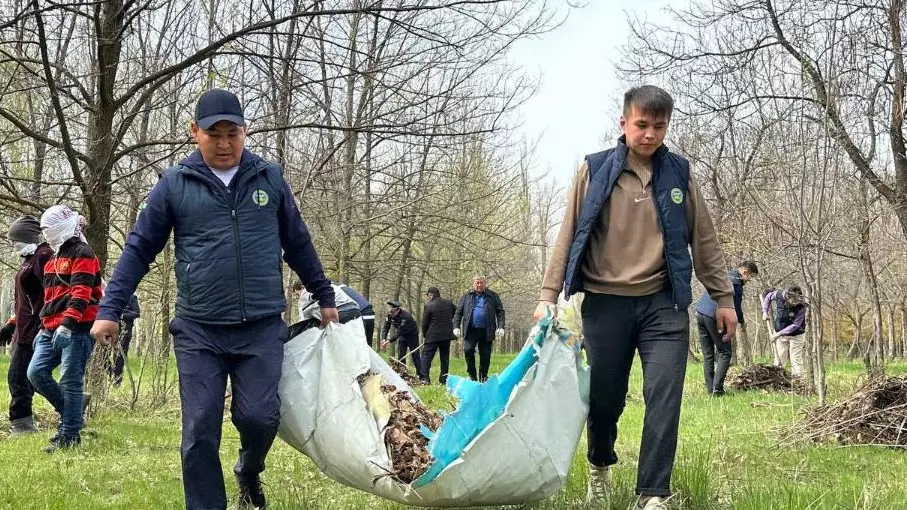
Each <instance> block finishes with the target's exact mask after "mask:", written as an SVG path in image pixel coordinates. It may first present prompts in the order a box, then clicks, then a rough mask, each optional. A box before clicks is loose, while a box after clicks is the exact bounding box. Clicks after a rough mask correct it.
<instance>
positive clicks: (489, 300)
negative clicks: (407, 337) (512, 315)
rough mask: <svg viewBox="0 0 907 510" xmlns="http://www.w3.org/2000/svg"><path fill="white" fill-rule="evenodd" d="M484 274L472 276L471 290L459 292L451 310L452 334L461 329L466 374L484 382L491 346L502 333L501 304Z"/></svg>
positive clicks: (502, 314)
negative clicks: (458, 303) (477, 366)
mask: <svg viewBox="0 0 907 510" xmlns="http://www.w3.org/2000/svg"><path fill="white" fill-rule="evenodd" d="M487 283H488V282H487V280H486V279H485V277H484V276H480V275H476V276H474V277H473V278H472V290H470V291H469V292H467V293H466V294H463V297H461V298H460V305H459V306H457V311H456V313H455V314H454V319H453V323H454V328H455V329H454V335H455V336H457V337H459V336H460V332H461V331H462V332H463V335H464V337H463V353H464V354H465V355H466V370H467V371H468V372H469V378H470V379H472V380H473V381H475V380H476V379H478V380H479V381H482V382H484V381H485V380H486V379H488V367H489V366H491V346H492V341H493V340H494V339H495V338H500V337H502V336H504V305H503V304H501V298H499V297H498V295H497V293H495V292H494V291H493V290H491V289H489V288H488V287H487ZM477 348H478V350H479V373H478V377H476V349H477Z"/></svg>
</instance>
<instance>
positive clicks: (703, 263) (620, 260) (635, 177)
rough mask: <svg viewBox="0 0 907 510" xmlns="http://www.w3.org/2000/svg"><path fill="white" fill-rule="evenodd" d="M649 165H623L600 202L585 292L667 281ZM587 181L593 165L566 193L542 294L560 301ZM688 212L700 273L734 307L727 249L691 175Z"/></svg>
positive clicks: (642, 292)
mask: <svg viewBox="0 0 907 510" xmlns="http://www.w3.org/2000/svg"><path fill="white" fill-rule="evenodd" d="M651 177H652V172H651V170H650V169H646V168H643V169H638V170H637V169H629V168H627V169H625V170H624V171H623V173H621V174H620V176H619V177H618V179H617V182H616V183H615V184H614V189H613V191H612V192H611V196H610V197H609V199H608V201H607V202H605V205H604V206H603V207H602V212H601V216H600V219H599V222H598V224H597V225H596V227H595V228H594V229H593V230H592V232H591V233H590V235H589V245H588V248H587V250H586V255H585V258H584V260H583V263H582V267H581V271H582V274H583V281H584V287H585V290H586V292H593V293H598V294H615V295H618V296H647V295H650V294H654V293H656V292H659V291H661V290H662V289H664V288H665V287H666V286H667V285H668V270H667V264H666V263H665V258H664V238H663V236H662V233H661V227H660V226H659V224H658V212H657V210H656V208H655V202H654V199H653V198H652V184H651ZM588 184H589V168H588V165H587V164H586V163H583V165H582V166H581V167H580V169H579V171H578V172H577V174H576V177H575V178H574V180H573V185H572V186H571V188H570V192H569V194H568V195H567V208H566V211H565V213H564V222H563V223H562V224H561V229H560V232H558V235H557V240H556V241H555V243H554V249H553V250H552V253H551V258H550V259H549V261H548V267H547V269H546V270H545V278H544V280H543V281H542V291H541V295H540V299H541V300H542V301H550V302H557V297H558V295H559V294H560V292H561V290H562V289H563V287H564V278H565V273H566V271H567V257H568V256H569V253H570V245H571V243H572V242H573V235H574V232H575V231H576V222H577V220H578V219H579V216H580V211H581V209H582V205H583V199H584V198H585V197H586V188H587V187H588ZM687 195H688V196H687V201H686V212H687V221H688V223H689V229H690V233H691V242H690V248H691V252H692V256H693V268H694V269H695V271H696V276H697V278H699V281H700V282H702V285H703V286H704V287H705V288H706V290H707V291H708V293H709V295H710V296H711V297H712V299H714V300H715V301H717V302H718V306H719V307H720V308H733V307H734V291H733V288H732V287H731V283H730V281H728V278H727V270H726V268H725V261H724V254H723V253H722V251H721V246H720V244H719V243H718V235H717V234H716V233H715V227H714V225H713V224H712V219H711V217H710V216H709V211H708V208H707V207H706V204H705V201H704V200H703V198H702V193H701V192H700V191H699V186H698V185H697V184H696V181H695V179H694V178H693V175H692V174H690V184H689V190H688V193H687Z"/></svg>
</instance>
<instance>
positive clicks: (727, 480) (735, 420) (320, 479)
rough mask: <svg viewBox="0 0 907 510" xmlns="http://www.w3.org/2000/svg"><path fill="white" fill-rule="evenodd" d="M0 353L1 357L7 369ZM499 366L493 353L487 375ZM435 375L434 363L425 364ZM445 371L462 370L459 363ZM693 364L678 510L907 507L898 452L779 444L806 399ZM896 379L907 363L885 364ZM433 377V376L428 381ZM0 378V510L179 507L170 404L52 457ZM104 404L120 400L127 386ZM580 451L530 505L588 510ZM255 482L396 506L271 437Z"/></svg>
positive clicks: (114, 416) (628, 415)
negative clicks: (722, 377) (722, 382)
mask: <svg viewBox="0 0 907 510" xmlns="http://www.w3.org/2000/svg"><path fill="white" fill-rule="evenodd" d="M8 361H9V360H8V358H4V357H0V372H2V373H6V367H7V364H8ZM508 361H509V359H508V357H507V356H497V355H496V356H495V358H494V360H493V365H492V368H493V370H492V371H497V370H499V369H500V368H501V367H502V366H504V365H505V364H506V363H507V362H508ZM435 370H437V367H435ZM452 370H453V371H454V372H455V373H465V368H464V365H463V362H462V360H454V361H453V368H452ZM700 371H701V365H698V364H691V365H690V366H689V368H688V371H687V385H686V395H685V401H684V408H683V419H682V421H681V441H680V450H679V453H678V458H677V464H676V468H675V470H674V479H673V489H674V490H675V491H676V492H677V493H678V494H677V496H676V497H675V498H674V500H673V505H674V506H673V508H676V509H695V510H712V509H735V510H757V509H758V510H769V509H774V510H804V509H866V510H868V509H880V510H881V509H901V508H907V479H905V477H904V476H903V474H904V473H907V455H905V453H903V452H897V451H892V450H886V449H879V448H869V447H867V448H842V447H837V446H834V445H825V446H812V447H801V448H791V447H787V446H779V445H777V443H778V437H779V435H778V432H779V430H780V428H783V427H784V426H786V425H789V424H791V423H792V422H793V421H794V420H796V419H797V417H798V413H799V411H801V409H802V408H803V407H804V406H806V405H810V404H811V402H810V400H809V399H806V398H803V397H794V396H787V395H779V394H768V393H761V392H757V393H737V394H730V395H728V396H727V397H725V398H721V399H712V398H708V397H707V396H706V395H705V393H704V390H703V388H702V384H701V374H700ZM890 372H891V373H893V374H899V373H900V374H902V373H905V372H907V366H892V367H891V369H890ZM859 374H860V366H859V364H834V365H832V366H831V367H830V370H829V382H830V392H831V396H832V398H833V397H834V396H835V395H840V394H842V393H844V392H846V391H847V390H848V389H849V388H851V387H852V385H853V383H854V382H855V381H856V379H857V378H858V377H859ZM640 376H641V373H640V370H639V366H638V364H637V365H635V366H634V372H633V378H632V381H631V386H630V394H629V396H628V405H627V409H626V412H625V413H624V416H623V418H622V420H621V436H620V439H619V442H618V454H619V455H620V457H621V462H620V463H619V464H618V465H617V467H616V469H615V472H614V476H615V490H614V498H613V502H612V509H620V510H624V509H626V508H628V507H630V505H631V504H632V502H633V501H634V496H633V487H634V481H635V476H636V475H635V473H636V458H637V451H638V443H639V435H640V428H641V426H642V414H643V406H642V397H641V377H640ZM433 378H435V379H436V378H437V376H436V375H435V374H433ZM5 380H6V378H5V377H4V378H3V381H2V382H0V408H2V409H3V417H2V419H0V430H2V432H0V508H9V509H101V508H123V509H126V508H129V509H135V508H154V509H177V508H181V507H182V486H181V481H180V467H179V443H180V427H179V420H180V415H179V408H178V405H176V404H175V403H174V405H171V406H169V407H167V408H165V409H162V410H159V411H155V412H149V411H142V412H134V413H126V412H118V411H111V412H107V413H105V414H104V415H103V416H101V417H99V418H96V419H93V420H92V421H91V422H90V423H89V425H88V428H87V430H86V432H85V442H84V444H83V447H82V448H81V449H78V450H76V451H71V452H65V453H58V454H55V455H52V456H49V455H46V454H44V453H42V451H41V448H42V447H43V446H44V445H45V443H46V442H47V437H48V435H49V432H45V433H41V434H35V435H33V436H30V437H26V438H21V439H14V440H10V439H8V438H7V437H6V431H7V430H8V423H7V420H6V412H5V411H6V408H7V405H8V400H9V395H8V391H7V389H6V385H5V382H6V381H5ZM118 391H122V395H114V397H113V398H114V399H117V398H120V399H123V400H125V398H126V390H118ZM419 393H420V394H421V395H422V397H423V398H425V399H426V400H427V401H428V402H429V403H430V404H434V405H437V406H440V405H441V403H442V402H445V401H446V399H445V398H444V397H445V394H444V391H443V389H442V388H441V387H439V386H432V387H427V388H421V389H420V390H419ZM36 401H37V406H38V410H37V414H38V416H39V418H40V417H45V419H44V420H43V421H44V424H45V425H47V424H49V421H50V419H49V418H50V416H51V415H52V413H51V410H50V408H49V406H48V405H47V403H46V402H45V401H44V400H43V398H40V397H36ZM238 444H239V440H238V436H237V433H236V431H235V430H234V429H233V427H232V425H231V424H230V423H229V421H228V420H226V419H225V422H224V440H223V444H222V459H223V460H224V466H223V467H224V473H225V476H226V479H227V483H228V492H229V494H230V496H231V499H232V497H233V493H234V491H235V484H234V482H233V478H232V475H231V473H232V471H231V467H232V463H233V462H234V461H235V452H236V450H237V448H238ZM584 452H585V446H584V444H583V445H581V447H580V448H579V450H578V451H577V455H576V458H575V461H574V464H573V469H572V471H571V474H570V477H569V480H568V482H567V484H566V486H565V487H564V489H563V490H562V491H561V492H560V493H558V494H556V495H555V496H554V497H552V498H551V499H550V500H548V501H545V502H541V503H535V504H531V505H526V506H527V507H528V508H545V509H560V508H589V507H587V506H585V505H584V504H583V497H584V495H585V482H586V469H585V459H584ZM268 460H269V464H268V470H267V471H266V472H265V474H264V476H263V480H264V481H265V483H266V485H267V487H266V491H267V495H268V498H269V502H270V505H269V508H271V509H274V510H277V509H297V508H311V509H331V510H339V509H348V508H349V509H355V508H362V509H366V508H368V509H372V508H375V509H393V508H401V506H400V505H396V504H392V503H389V502H386V501H383V500H381V499H379V498H376V497H374V496H371V495H368V494H365V493H362V492H358V491H356V490H353V489H349V488H347V487H344V486H342V485H340V484H337V483H335V482H333V481H331V480H329V479H328V478H326V477H325V476H323V475H322V474H321V473H320V472H318V470H317V469H316V468H315V467H314V465H313V464H312V463H311V462H310V461H309V460H308V459H307V458H306V457H304V456H303V455H301V454H299V453H297V452H296V451H295V450H293V449H292V448H290V447H288V446H286V445H285V444H283V443H282V442H280V441H279V440H278V441H277V443H275V447H274V449H273V450H272V452H271V455H270V456H269V458H268Z"/></svg>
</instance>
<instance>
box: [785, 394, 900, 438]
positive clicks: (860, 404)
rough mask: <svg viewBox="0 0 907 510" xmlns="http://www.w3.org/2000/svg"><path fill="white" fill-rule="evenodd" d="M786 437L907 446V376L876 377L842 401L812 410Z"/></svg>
mask: <svg viewBox="0 0 907 510" xmlns="http://www.w3.org/2000/svg"><path fill="white" fill-rule="evenodd" d="M786 439H787V440H788V441H789V442H797V441H812V442H835V443H838V444H842V445H868V446H886V447H892V448H907V378H905V377H888V378H881V379H875V380H873V381H870V382H869V383H867V384H866V385H864V386H863V387H861V388H860V389H858V390H857V391H855V392H854V393H852V394H851V395H850V396H849V397H847V398H845V399H844V400H841V401H840V402H836V403H833V404H826V405H824V406H820V407H817V408H815V409H813V410H811V411H809V412H808V413H807V415H806V417H805V418H804V419H803V420H802V421H801V422H800V423H798V424H797V425H795V426H794V427H792V428H791V430H790V431H789V432H788V435H787V437H786Z"/></svg>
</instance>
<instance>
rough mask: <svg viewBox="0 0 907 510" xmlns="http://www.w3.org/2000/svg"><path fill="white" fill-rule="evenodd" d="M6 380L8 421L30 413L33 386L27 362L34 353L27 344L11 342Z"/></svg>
mask: <svg viewBox="0 0 907 510" xmlns="http://www.w3.org/2000/svg"><path fill="white" fill-rule="evenodd" d="M11 347H12V353H11V356H10V359H9V371H8V372H7V374H6V382H7V383H8V384H9V421H13V420H18V419H21V418H28V417H29V416H31V415H32V407H31V405H32V398H33V397H34V396H35V388H34V386H32V385H31V382H29V380H28V364H29V363H31V358H32V356H33V355H34V354H35V351H34V349H32V346H31V345H29V344H20V343H18V342H13V343H12V344H11Z"/></svg>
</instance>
